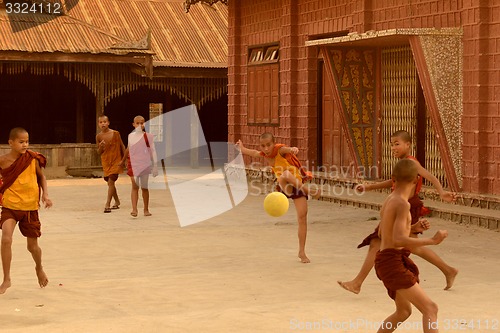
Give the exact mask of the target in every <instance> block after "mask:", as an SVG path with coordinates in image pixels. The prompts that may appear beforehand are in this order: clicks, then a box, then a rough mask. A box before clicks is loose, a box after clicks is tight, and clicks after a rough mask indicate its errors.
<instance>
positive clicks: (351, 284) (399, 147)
mask: <svg viewBox="0 0 500 333" xmlns="http://www.w3.org/2000/svg"><path fill="white" fill-rule="evenodd" d="M391 149H392V152H393V154H394V156H396V157H397V158H398V159H400V160H402V159H408V160H410V161H412V162H413V163H414V164H415V165H416V168H417V171H418V179H417V183H416V187H415V190H414V193H413V195H412V196H411V197H410V198H409V200H408V201H409V203H410V213H411V217H412V225H413V226H415V227H416V228H423V229H424V230H427V229H428V228H429V227H430V224H429V222H428V221H427V220H426V219H421V216H423V215H425V214H428V213H429V211H428V209H427V208H425V207H424V204H423V202H422V201H421V200H420V198H419V196H418V194H419V192H420V190H421V188H422V178H425V179H427V180H429V181H430V182H431V183H432V184H433V185H434V187H435V188H436V189H437V191H438V193H439V195H440V197H441V199H442V200H444V201H446V202H453V201H455V197H456V195H455V194H454V193H452V192H448V191H445V190H444V189H443V186H442V185H441V183H440V182H439V180H438V179H437V178H436V177H435V176H434V175H432V174H431V173H430V172H429V171H427V170H426V169H425V168H423V167H422V165H420V163H419V162H418V161H417V159H416V158H415V157H413V156H411V155H410V151H411V136H410V134H409V133H408V132H406V131H397V132H395V133H394V134H393V135H392V136H391ZM391 186H393V181H392V180H386V181H383V182H380V183H377V184H373V185H363V184H361V185H358V186H356V190H358V191H360V192H363V191H370V190H375V189H381V188H390V187H391ZM417 235H418V232H413V233H412V236H413V237H417ZM365 245H369V249H368V253H367V255H366V258H365V261H364V262H363V265H362V266H361V269H360V271H359V273H358V274H357V275H356V277H355V278H354V279H353V280H351V281H347V282H343V281H337V283H338V284H339V285H340V286H341V287H342V288H344V289H346V290H348V291H350V292H353V293H355V294H359V292H360V291H361V286H362V284H363V282H364V280H365V279H366V277H367V276H368V274H369V273H370V271H371V269H372V268H373V261H374V259H375V254H376V253H377V251H378V249H379V248H380V238H379V237H378V227H377V228H376V229H375V231H374V232H373V233H371V234H370V235H368V236H367V237H366V238H365V239H364V240H363V241H362V242H361V244H359V245H358V248H361V247H363V246H365ZM413 253H414V254H416V255H418V256H419V257H422V258H423V259H425V260H427V261H428V262H430V263H431V264H433V265H434V266H436V267H437V268H439V269H440V270H441V272H443V274H444V276H445V278H446V286H445V288H444V289H445V290H448V289H450V288H451V287H452V286H453V282H454V281H455V277H456V276H457V274H458V270H457V269H456V268H454V267H452V266H450V265H448V264H447V263H446V262H444V260H443V259H441V258H440V257H439V256H438V255H437V254H436V253H435V252H434V251H432V250H431V249H429V248H427V247H419V248H416V249H414V252H413Z"/></svg>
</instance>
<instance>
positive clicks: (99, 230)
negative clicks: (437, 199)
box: [0, 177, 500, 333]
mask: <svg viewBox="0 0 500 333" xmlns="http://www.w3.org/2000/svg"><path fill="white" fill-rule="evenodd" d="M49 188H50V195H51V197H52V199H53V201H54V207H53V208H51V209H50V210H46V209H42V210H41V219H42V224H43V233H44V234H43V236H42V238H41V239H40V244H41V246H42V249H43V251H44V266H45V270H46V272H47V274H48V276H49V279H50V284H49V286H48V287H47V288H45V289H40V288H38V286H37V284H36V278H35V273H34V267H33V263H32V259H31V257H30V255H29V253H28V252H27V251H26V249H25V241H24V239H23V237H22V236H21V235H20V233H19V232H18V231H16V234H15V240H14V245H13V251H14V259H13V263H12V277H13V285H12V287H11V288H10V289H9V290H8V291H7V293H6V294H4V295H0V331H1V332H2V333H4V332H5V333H7V332H22V333H29V332H38V333H39V332H47V333H58V332H65V333H66V332H120V333H121V332H134V333H136V332H147V333H149V332H239V333H240V332H266V333H267V332H271V333H274V332H375V331H376V326H377V323H378V322H380V320H382V319H383V318H385V317H386V316H387V315H388V314H389V313H390V312H392V311H393V303H392V301H391V300H390V299H389V298H388V296H387V295H386V291H385V289H384V287H383V285H382V283H381V282H380V281H378V279H377V278H376V276H375V274H374V273H373V272H372V273H371V274H370V276H369V277H368V279H367V281H366V282H365V285H364V287H363V289H362V291H361V293H360V294H359V295H354V294H351V293H349V292H347V291H345V290H343V289H341V288H340V287H339V286H338V285H337V283H336V280H338V279H344V280H346V279H348V278H351V277H353V276H354V275H355V273H356V272H357V270H358V269H359V267H360V265H361V263H362V260H363V258H364V255H365V253H366V250H365V249H360V250H358V249H356V245H357V244H358V242H359V241H360V240H361V239H362V238H363V237H364V236H365V235H366V234H368V233H369V232H371V231H372V230H373V228H374V227H375V225H376V224H377V221H376V220H374V218H377V217H378V212H374V211H369V210H364V209H357V208H352V207H340V206H338V205H336V204H332V203H327V202H318V201H314V202H310V211H309V222H310V225H309V226H310V227H309V235H308V240H307V253H308V255H309V257H310V259H311V260H312V263H311V264H301V263H300V262H299V261H298V259H297V257H296V254H297V239H296V231H297V228H296V223H295V215H294V211H293V206H291V208H292V209H291V210H290V211H289V212H288V213H287V214H286V215H285V216H283V217H280V218H271V217H268V216H266V215H265V213H264V212H263V210H262V208H261V207H262V201H263V198H264V196H263V195H260V196H249V197H247V198H246V199H245V201H244V202H243V203H242V204H241V205H239V206H238V207H236V208H235V209H233V210H231V211H229V212H227V213H224V214H222V215H219V216H217V217H215V218H212V219H210V220H207V221H205V222H203V223H199V224H195V225H191V226H188V227H184V228H181V227H180V226H179V224H178V221H177V217H176V213H175V209H174V207H173V205H172V201H171V197H170V195H169V192H167V191H165V190H163V191H162V190H155V191H152V194H151V196H152V204H151V206H152V208H151V212H152V213H153V216H151V217H144V216H142V215H140V216H139V217H138V218H136V219H134V218H132V217H131V216H130V215H129V212H130V202H129V199H128V198H129V193H130V190H129V188H130V185H129V183H128V179H125V177H122V178H120V180H119V184H118V190H119V193H120V195H121V198H122V207H121V209H119V210H116V211H113V212H112V213H111V214H103V213H102V209H103V203H104V201H103V199H104V196H105V191H106V185H105V183H104V182H103V181H102V180H101V179H67V180H57V179H56V180H50V181H49ZM193 209H196V204H193ZM431 222H432V224H433V228H435V229H437V228H443V229H444V228H446V229H448V231H449V235H450V236H449V238H448V239H446V240H445V242H444V243H443V244H441V245H440V246H438V247H434V250H435V251H436V252H437V253H439V254H440V255H441V256H442V258H443V259H445V261H447V262H448V263H449V264H451V265H454V266H456V267H457V268H458V269H459V270H460V273H459V276H458V278H457V280H456V283H455V286H454V287H453V288H452V289H451V290H450V291H443V290H442V288H443V287H444V285H445V281H444V277H443V275H442V274H441V273H440V272H439V271H438V270H437V269H436V268H435V267H434V266H432V265H430V264H428V263H427V262H424V261H423V260H421V259H420V258H418V257H417V258H414V260H415V261H416V262H417V265H419V267H420V270H421V280H422V283H421V284H422V286H423V287H424V289H425V290H426V291H427V292H428V294H429V295H430V296H431V298H432V299H434V300H435V301H436V302H437V303H438V304H439V307H440V312H439V318H440V325H441V326H440V327H441V332H463V331H466V332H481V333H484V332H500V312H499V310H498V309H500V291H499V289H500V280H499V278H498V276H499V274H500V268H499V267H498V262H499V261H498V260H499V259H498V258H499V257H500V242H499V241H500V233H498V232H494V231H491V230H485V229H481V228H476V227H471V226H469V227H466V226H462V225H457V224H455V223H453V222H447V221H443V220H437V219H433V220H432V221H431ZM429 234H430V233H429ZM427 236H430V235H427ZM419 321H420V315H419V313H418V311H417V310H414V314H413V315H412V316H411V318H410V319H409V321H408V324H407V325H406V326H405V327H402V328H400V329H399V330H398V332H420V331H421V330H419V329H415V328H414V326H416V325H418V324H419ZM417 328H418V326H417Z"/></svg>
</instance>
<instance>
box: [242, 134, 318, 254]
mask: <svg viewBox="0 0 500 333" xmlns="http://www.w3.org/2000/svg"><path fill="white" fill-rule="evenodd" d="M236 145H237V146H238V147H239V148H240V150H241V153H242V154H244V155H249V156H252V157H264V159H265V160H266V162H267V163H268V164H269V165H270V166H271V167H272V169H273V172H274V174H275V175H276V179H277V180H278V187H277V190H279V191H280V192H283V194H285V195H286V196H287V197H288V198H291V199H293V203H294V204H295V210H296V212H297V221H298V237H299V255H298V256H299V258H300V260H301V262H303V263H309V262H310V260H309V258H308V257H307V256H306V252H305V246H306V236H307V196H308V195H311V196H312V197H313V198H315V199H317V198H319V197H320V195H321V191H320V189H319V188H318V189H315V190H314V191H313V190H312V189H311V188H309V187H308V186H305V185H304V181H306V180H308V179H310V178H311V175H310V174H308V173H307V172H305V170H304V169H303V168H302V166H301V165H300V162H299V160H298V159H297V157H296V156H295V155H296V154H297V153H298V152H299V149H298V148H297V147H287V146H285V145H284V144H276V143H275V142H274V136H273V134H272V133H264V134H262V135H261V136H260V144H259V146H260V151H259V150H255V149H248V148H245V147H244V146H243V142H241V140H238V142H237V143H236Z"/></svg>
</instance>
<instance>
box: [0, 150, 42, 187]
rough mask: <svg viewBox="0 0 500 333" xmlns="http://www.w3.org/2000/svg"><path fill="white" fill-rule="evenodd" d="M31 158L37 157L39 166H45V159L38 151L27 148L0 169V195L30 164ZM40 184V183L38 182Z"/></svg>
mask: <svg viewBox="0 0 500 333" xmlns="http://www.w3.org/2000/svg"><path fill="white" fill-rule="evenodd" d="M33 159H37V160H38V163H39V164H40V167H42V168H45V165H46V164H47V159H46V158H45V156H43V155H42V154H40V153H37V152H34V151H31V150H27V151H26V153H24V154H21V156H19V157H18V158H17V160H15V161H14V163H12V164H11V165H10V166H9V167H7V168H5V169H1V170H0V173H1V174H2V180H1V181H0V195H1V194H3V193H4V192H5V190H6V189H8V188H9V187H10V186H11V185H12V184H13V183H14V181H15V180H16V179H17V177H18V176H19V175H20V174H21V173H22V172H23V171H24V170H26V168H27V167H28V166H29V165H30V164H31V161H33ZM38 186H40V184H38Z"/></svg>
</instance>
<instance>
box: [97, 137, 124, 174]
mask: <svg viewBox="0 0 500 333" xmlns="http://www.w3.org/2000/svg"><path fill="white" fill-rule="evenodd" d="M122 144H123V143H122V139H121V137H120V133H119V132H118V131H113V138H112V139H111V142H109V143H107V144H106V147H105V148H104V151H103V152H102V154H101V163H102V170H103V171H104V177H108V176H109V175H118V174H120V173H122V172H123V167H122V166H121V165H120V161H121V160H122V157H123V155H122V153H123V151H122Z"/></svg>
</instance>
